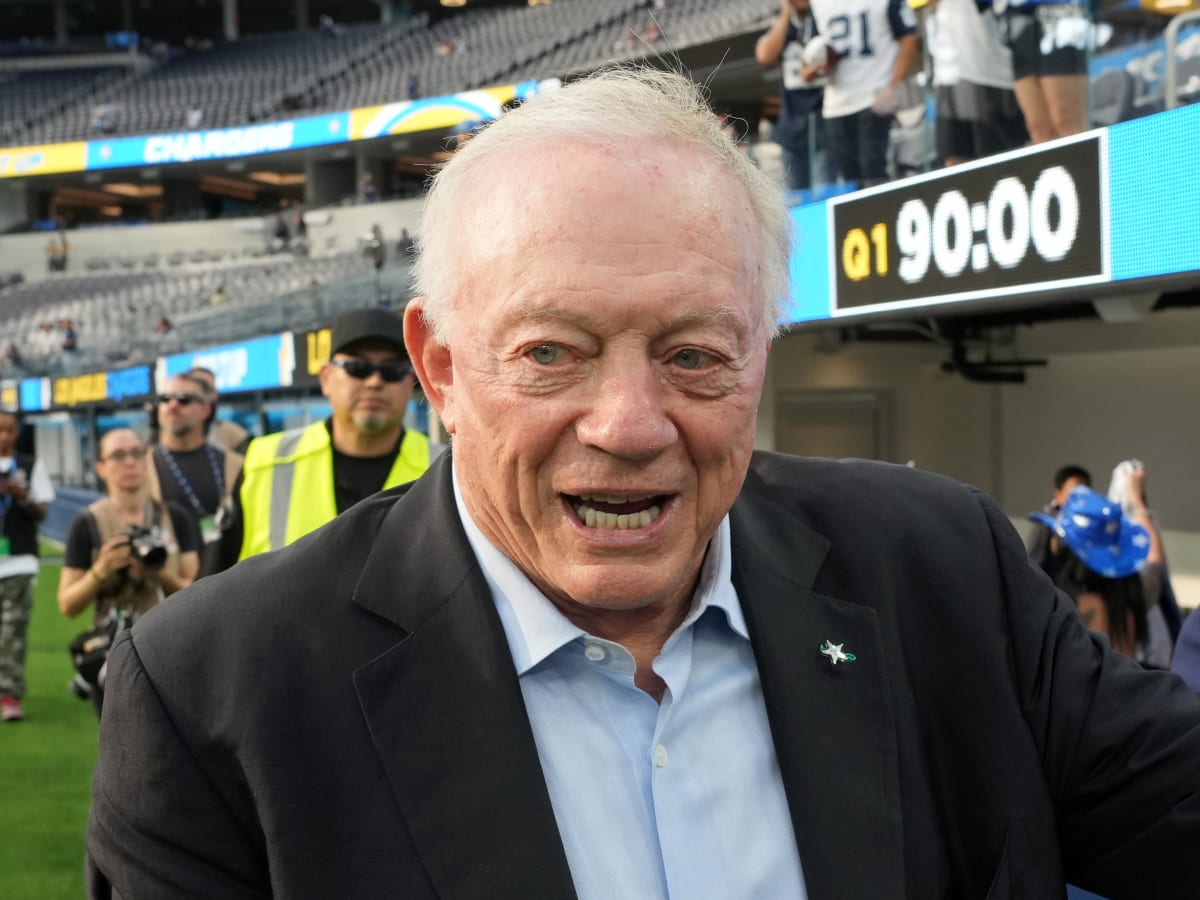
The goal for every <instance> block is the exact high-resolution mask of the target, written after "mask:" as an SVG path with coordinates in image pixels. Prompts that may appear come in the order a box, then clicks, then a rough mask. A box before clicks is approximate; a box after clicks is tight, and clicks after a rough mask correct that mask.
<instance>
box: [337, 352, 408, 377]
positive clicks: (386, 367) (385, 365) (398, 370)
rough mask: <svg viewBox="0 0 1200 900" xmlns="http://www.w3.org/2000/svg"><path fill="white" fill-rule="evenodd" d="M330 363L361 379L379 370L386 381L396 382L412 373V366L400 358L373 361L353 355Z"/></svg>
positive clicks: (380, 375)
mask: <svg viewBox="0 0 1200 900" xmlns="http://www.w3.org/2000/svg"><path fill="white" fill-rule="evenodd" d="M329 364H330V365H331V366H337V367H338V368H339V369H341V370H342V371H343V372H345V373H346V374H347V375H349V376H350V377H351V378H357V379H358V380H359V381H365V380H366V379H368V378H370V377H371V376H372V375H374V374H375V373H376V372H378V373H379V377H380V378H382V379H383V380H384V381H386V382H388V383H389V384H395V383H396V382H397V381H403V380H404V379H405V378H407V377H408V376H409V375H411V374H412V366H410V365H409V364H408V363H405V362H400V361H399V360H388V361H386V362H380V363H373V362H370V361H369V360H365V359H359V358H357V357H351V358H350V359H331V360H329Z"/></svg>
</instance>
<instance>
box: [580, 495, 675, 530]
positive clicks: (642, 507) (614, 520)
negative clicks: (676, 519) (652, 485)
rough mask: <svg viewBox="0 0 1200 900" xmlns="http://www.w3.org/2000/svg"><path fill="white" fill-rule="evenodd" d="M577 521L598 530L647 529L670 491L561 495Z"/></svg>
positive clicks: (657, 515)
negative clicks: (660, 492) (576, 517)
mask: <svg viewBox="0 0 1200 900" xmlns="http://www.w3.org/2000/svg"><path fill="white" fill-rule="evenodd" d="M563 497H564V499H566V501H567V504H568V505H569V506H570V507H571V509H573V510H574V511H575V515H576V516H578V517H579V521H580V522H581V523H583V524H584V525H586V526H587V527H588V528H595V529H597V530H598V531H636V530H637V529H639V528H649V527H650V525H651V524H653V523H654V521H655V520H656V519H657V518H658V517H659V516H661V515H662V510H663V506H664V505H666V503H667V501H668V500H669V499H670V495H669V494H578V495H573V494H563Z"/></svg>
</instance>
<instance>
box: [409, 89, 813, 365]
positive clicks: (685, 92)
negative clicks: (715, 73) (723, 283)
mask: <svg viewBox="0 0 1200 900" xmlns="http://www.w3.org/2000/svg"><path fill="white" fill-rule="evenodd" d="M563 138H583V139H591V140H596V141H598V142H602V143H605V144H610V145H611V144H619V143H621V142H624V141H626V140H629V139H634V140H645V139H654V140H667V141H674V142H676V143H678V144H682V145H684V146H686V147H690V148H692V149H695V150H698V151H700V153H701V154H703V155H704V156H706V157H707V158H709V159H710V160H712V161H713V162H714V163H716V164H717V166H718V167H719V168H720V169H721V170H722V171H724V172H727V173H728V174H729V175H730V176H732V178H733V180H734V181H735V182H736V183H737V184H740V185H741V187H742V188H743V189H744V190H745V192H746V197H747V199H748V200H749V208H750V213H751V216H752V218H753V222H754V225H755V226H756V230H757V237H758V245H759V246H758V250H759V256H760V258H759V260H758V261H757V262H758V271H757V275H758V278H757V282H758V286H759V288H760V289H761V291H762V306H763V309H762V315H763V320H764V321H763V326H764V330H765V332H766V333H767V334H768V335H771V336H774V335H775V334H777V333H778V330H779V328H778V321H779V318H780V315H781V313H782V309H783V302H784V298H785V297H786V296H787V295H788V292H789V280H788V278H789V273H788V262H789V259H790V256H791V222H790V219H789V217H788V213H787V208H786V206H785V204H784V202H783V197H782V194H781V192H780V190H779V188H778V187H777V186H776V185H775V184H773V183H772V182H771V180H770V179H768V178H767V177H766V176H765V175H764V174H763V173H762V172H761V171H760V170H759V169H758V168H757V167H756V166H755V165H754V164H753V163H752V162H750V160H749V159H747V158H746V156H745V155H744V154H743V153H742V152H741V151H739V150H738V148H737V147H736V145H735V144H734V143H733V141H732V140H730V138H729V137H728V135H726V134H725V133H724V132H723V131H722V129H721V123H720V121H719V120H718V119H717V117H716V116H715V115H714V114H713V112H712V110H711V109H710V108H709V106H708V102H707V100H706V98H705V95H704V93H703V90H702V88H700V87H699V86H698V85H696V84H695V83H693V82H692V81H689V80H688V79H687V78H685V77H684V76H683V75H680V74H678V73H675V72H663V71H659V70H655V69H648V68H634V67H620V68H610V69H605V70H602V71H600V72H598V73H596V74H594V75H591V76H588V77H587V78H584V79H581V80H579V81H576V82H573V83H571V84H569V85H567V86H566V87H564V88H562V89H561V90H558V91H554V92H552V93H548V94H544V95H542V96H539V97H537V98H536V99H534V100H531V101H529V102H527V103H524V104H522V105H521V106H519V107H518V108H516V109H515V110H513V111H511V112H509V113H507V114H506V115H504V116H503V117H502V118H500V119H498V120H497V121H496V122H494V123H492V124H491V125H489V126H488V127H487V128H485V129H483V130H482V131H481V132H480V133H479V134H478V135H476V136H475V137H474V138H472V139H471V140H470V141H468V142H467V143H466V144H465V145H464V146H463V147H462V148H461V149H459V150H458V152H457V153H455V155H454V157H453V158H452V159H451V160H450V161H449V162H448V163H446V165H445V166H444V167H443V168H442V169H441V170H440V171H439V172H438V173H437V175H436V176H435V178H434V181H433V186H432V187H431V188H430V191H429V195H428V197H426V199H425V207H424V213H423V221H422V227H421V230H420V234H419V235H418V237H417V239H416V244H417V259H416V265H415V271H414V284H415V287H416V292H417V294H419V295H420V296H423V297H424V298H425V310H424V316H425V319H426V321H427V322H428V324H429V326H430V327H431V329H432V330H433V334H434V338H435V340H437V341H438V343H440V344H443V345H445V344H446V342H447V340H448V338H449V331H450V318H451V314H452V313H453V309H452V304H453V297H454V295H455V287H456V281H457V278H458V273H459V271H460V269H461V266H462V262H463V260H464V259H465V258H467V254H465V253H462V252H456V251H457V246H456V245H457V244H458V242H459V241H462V240H464V239H465V240H470V236H469V235H467V236H465V237H464V235H463V234H462V230H463V228H462V225H463V221H464V216H465V214H466V213H467V211H468V210H471V209H472V208H473V207H476V206H478V204H479V202H480V200H481V198H486V196H487V191H488V183H489V178H490V179H494V178H496V177H497V175H498V174H499V175H502V174H503V173H502V172H501V173H497V172H494V171H488V168H489V166H490V165H491V163H492V161H493V160H494V159H500V158H503V157H504V156H506V155H508V153H509V152H510V151H512V150H513V149H514V148H519V149H527V148H528V147H529V146H531V145H534V144H544V143H546V142H547V141H557V140H561V139H563Z"/></svg>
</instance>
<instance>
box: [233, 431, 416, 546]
mask: <svg viewBox="0 0 1200 900" xmlns="http://www.w3.org/2000/svg"><path fill="white" fill-rule="evenodd" d="M429 454H430V447H429V438H427V437H425V435H423V434H421V433H420V432H418V431H412V430H407V431H405V432H404V440H402V441H401V442H400V452H399V453H397V454H396V462H395V463H394V464H393V465H392V470H391V472H389V473H388V477H387V480H386V481H385V482H384V484H383V489H384V490H387V489H388V488H393V487H396V486H398V485H401V484H407V483H408V482H410V481H416V480H417V479H418V478H420V477H421V475H422V474H423V473H424V472H425V470H426V469H428V468H429ZM242 472H243V475H242V490H241V494H240V498H241V502H242V523H243V531H242V552H241V554H240V555H239V556H238V559H239V560H241V559H245V558H246V557H248V556H254V555H256V554H258V553H265V552H267V551H268V550H278V549H279V548H280V547H285V546H287V545H288V544H290V543H292V542H293V541H295V540H298V539H299V538H302V537H304V535H306V534H308V533H309V532H310V531H316V530H317V529H318V528H320V527H321V526H322V525H324V524H325V523H326V522H329V521H332V520H333V519H334V518H335V517H336V516H337V500H336V499H335V496H334V487H333V444H332V442H331V441H330V438H329V429H328V428H326V427H325V423H324V422H314V423H313V424H312V425H309V426H308V427H307V428H297V429H294V430H292V431H282V432H279V433H278V434H269V435H267V436H266V437H260V438H255V439H254V440H253V441H251V442H250V446H249V447H247V448H246V460H245V462H244V463H243V464H242Z"/></svg>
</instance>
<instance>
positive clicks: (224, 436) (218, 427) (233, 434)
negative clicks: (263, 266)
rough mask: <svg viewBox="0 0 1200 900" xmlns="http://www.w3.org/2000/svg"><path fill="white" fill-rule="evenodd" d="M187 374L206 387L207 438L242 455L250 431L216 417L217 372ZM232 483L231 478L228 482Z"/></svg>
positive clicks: (208, 370) (199, 367) (207, 370)
mask: <svg viewBox="0 0 1200 900" xmlns="http://www.w3.org/2000/svg"><path fill="white" fill-rule="evenodd" d="M310 287H311V285H310ZM188 374H189V375H191V376H192V377H193V378H197V379H199V380H200V381H202V382H204V384H205V386H206V387H207V388H208V402H209V405H210V409H209V413H208V417H207V418H206V419H205V420H204V428H205V432H206V433H207V434H208V439H209V440H210V441H212V442H213V443H215V444H216V445H217V446H219V447H223V448H224V449H226V450H231V451H233V452H234V453H239V454H242V455H243V456H244V455H245V453H246V445H247V444H249V443H250V437H251V435H250V432H249V431H247V430H246V429H245V428H243V427H242V426H241V425H239V424H238V423H237V422H234V421H233V420H231V419H218V418H217V404H218V403H220V400H221V397H220V394H219V393H218V392H217V373H216V372H214V371H213V370H212V369H206V368H204V367H203V366H197V367H196V368H194V369H192V370H191V371H189V372H188ZM232 483H233V482H232V480H231V481H230V484H232Z"/></svg>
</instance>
